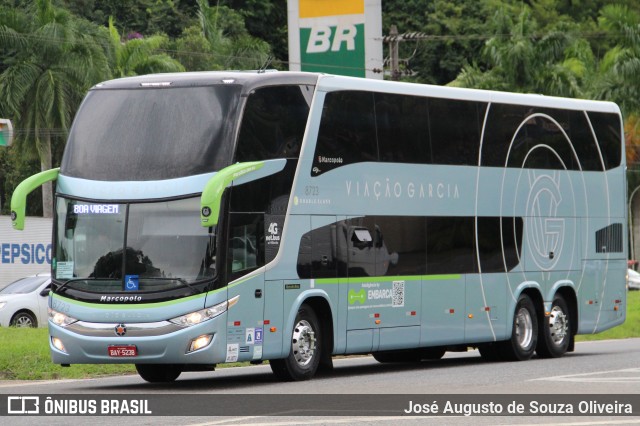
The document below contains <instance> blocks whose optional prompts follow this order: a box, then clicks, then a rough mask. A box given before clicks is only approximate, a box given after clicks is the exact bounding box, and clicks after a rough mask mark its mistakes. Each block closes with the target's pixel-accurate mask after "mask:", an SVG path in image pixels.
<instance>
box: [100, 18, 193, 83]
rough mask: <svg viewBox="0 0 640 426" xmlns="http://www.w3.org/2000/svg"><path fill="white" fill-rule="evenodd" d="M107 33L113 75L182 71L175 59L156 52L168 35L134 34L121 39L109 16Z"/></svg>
mask: <svg viewBox="0 0 640 426" xmlns="http://www.w3.org/2000/svg"><path fill="white" fill-rule="evenodd" d="M109 35H110V40H111V48H112V55H111V58H110V60H111V64H112V65H111V69H112V70H113V76H114V77H127V76H132V75H140V74H153V73H158V72H181V71H184V67H183V66H182V64H181V63H180V62H178V61H177V60H176V59H173V58H172V57H171V56H169V55H168V54H166V53H158V49H160V48H162V47H164V46H165V45H167V44H168V42H169V39H168V37H167V36H165V35H163V34H157V35H154V36H151V37H143V36H142V35H140V34H136V35H134V36H133V37H132V38H129V39H128V40H122V37H121V36H120V34H119V33H118V30H117V29H116V27H115V25H114V23H113V18H110V19H109Z"/></svg>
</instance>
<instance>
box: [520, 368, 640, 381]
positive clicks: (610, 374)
mask: <svg viewBox="0 0 640 426" xmlns="http://www.w3.org/2000/svg"><path fill="white" fill-rule="evenodd" d="M541 380H546V381H551V382H582V383H640V368H627V369H624V370H610V371H595V372H591V373H580V374H566V375H562V376H551V377H539V378H537V379H529V380H527V381H529V382H533V381H541Z"/></svg>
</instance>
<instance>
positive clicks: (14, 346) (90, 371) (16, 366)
mask: <svg viewBox="0 0 640 426" xmlns="http://www.w3.org/2000/svg"><path fill="white" fill-rule="evenodd" d="M48 337H49V332H48V330H47V329H46V328H14V327H9V328H0V347H1V348H2V350H1V351H0V380H49V379H79V378H89V377H100V376H109V375H120V374H130V373H135V371H136V370H135V368H134V367H133V365H130V364H127V365H116V364H101V365H90V364H78V365H73V366H72V367H70V368H66V367H61V366H60V365H58V364H53V363H52V362H51V357H50V355H49V345H48Z"/></svg>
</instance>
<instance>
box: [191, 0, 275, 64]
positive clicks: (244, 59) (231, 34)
mask: <svg viewBox="0 0 640 426" xmlns="http://www.w3.org/2000/svg"><path fill="white" fill-rule="evenodd" d="M218 3H219V2H218ZM198 20H199V23H200V28H201V30H202V35H203V36H204V38H206V39H207V41H208V42H209V45H210V46H211V52H212V54H213V55H214V57H215V59H216V63H218V64H220V68H222V69H258V68H260V67H262V66H263V65H264V64H265V63H266V61H267V58H268V57H269V56H270V51H271V48H270V46H269V44H268V43H267V42H265V41H263V40H260V39H257V38H254V37H252V36H250V35H249V33H248V32H247V30H246V27H245V23H244V18H242V16H241V15H240V14H238V13H237V12H234V11H233V10H231V9H229V8H228V7H225V6H215V7H211V6H209V2H208V0H198Z"/></svg>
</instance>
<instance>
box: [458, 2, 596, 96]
mask: <svg viewBox="0 0 640 426" xmlns="http://www.w3.org/2000/svg"><path fill="white" fill-rule="evenodd" d="M491 27H492V31H493V36H492V37H491V38H489V39H488V40H487V42H486V44H485V46H484V49H483V51H482V55H483V59H484V60H485V62H486V64H487V67H488V69H486V70H483V69H481V68H480V67H479V66H478V65H477V64H472V65H467V66H465V67H464V68H463V70H462V71H461V73H460V74H459V76H458V77H457V78H456V80H454V81H453V82H452V83H451V85H453V86H464V87H475V88H480V89H493V90H506V91H512V92H524V93H540V94H546V95H555V96H566V97H578V96H583V95H584V86H585V84H584V83H585V82H586V81H589V80H590V79H591V78H593V74H594V69H595V58H594V55H593V52H592V51H591V46H590V45H589V43H588V42H586V41H585V40H584V39H583V38H581V37H580V36H579V31H578V30H579V28H578V27H577V26H576V25H575V24H572V23H567V22H562V21H561V22H559V23H557V24H556V25H555V26H553V27H551V28H548V29H547V30H545V31H544V32H542V33H540V32H538V24H537V21H536V20H535V19H533V17H532V14H531V10H530V9H529V8H527V7H524V8H522V11H521V12H520V14H519V15H518V17H517V19H513V18H511V16H510V14H509V13H507V11H506V10H505V9H500V10H498V11H497V12H496V13H495V15H494V16H493V18H492V20H491Z"/></svg>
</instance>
